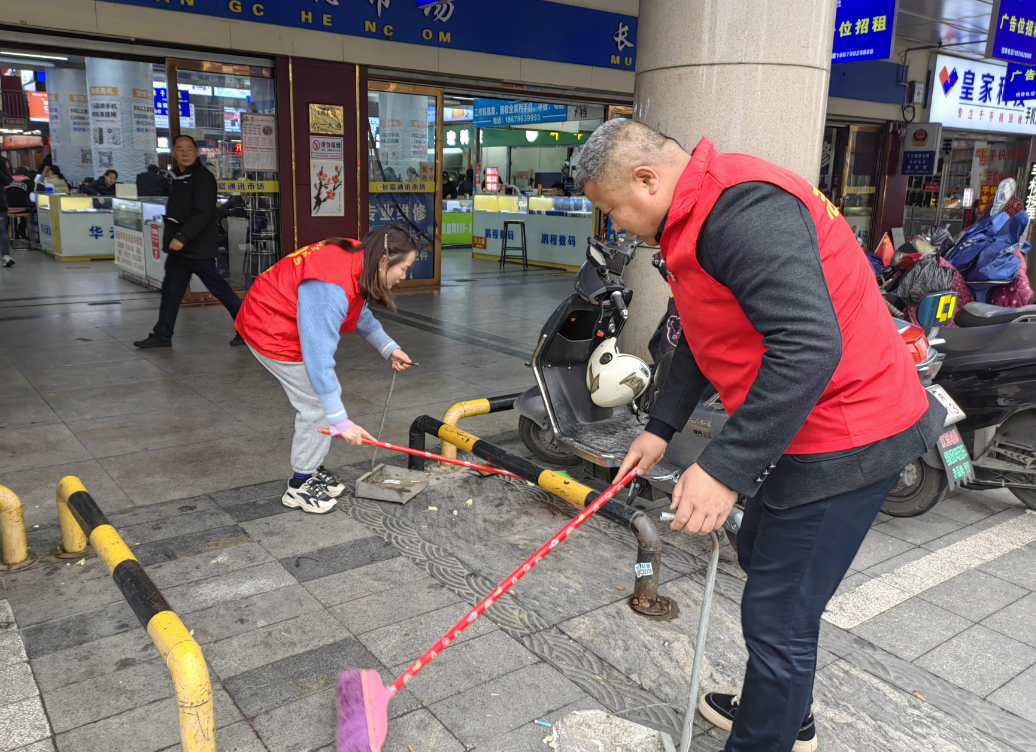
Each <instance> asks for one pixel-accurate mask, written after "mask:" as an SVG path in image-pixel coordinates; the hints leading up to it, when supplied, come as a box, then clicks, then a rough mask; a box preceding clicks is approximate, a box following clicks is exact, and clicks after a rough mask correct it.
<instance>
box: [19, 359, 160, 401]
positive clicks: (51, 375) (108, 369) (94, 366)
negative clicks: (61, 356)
mask: <svg viewBox="0 0 1036 752" xmlns="http://www.w3.org/2000/svg"><path fill="white" fill-rule="evenodd" d="M25 378H26V379H28V381H29V383H30V384H32V385H33V387H35V388H36V389H37V390H38V391H40V392H43V393H52V392H66V391H72V390H77V391H78V390H80V389H92V388H97V387H112V386H122V385H124V384H139V383H141V382H143V381H161V380H163V379H167V378H169V374H167V373H166V372H165V371H163V370H162V369H160V368H157V367H155V365H154V364H152V363H149V362H148V361H146V360H144V359H143V358H132V359H126V360H119V361H113V362H107V363H86V364H79V363H76V364H74V365H66V366H65V367H60V366H59V367H53V368H47V369H43V370H38V371H29V372H28V373H26V374H25Z"/></svg>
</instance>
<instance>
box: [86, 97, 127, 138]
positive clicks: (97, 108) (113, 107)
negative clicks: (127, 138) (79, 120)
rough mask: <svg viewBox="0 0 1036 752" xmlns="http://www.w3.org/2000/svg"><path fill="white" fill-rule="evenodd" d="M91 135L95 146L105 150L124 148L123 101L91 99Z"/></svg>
mask: <svg viewBox="0 0 1036 752" xmlns="http://www.w3.org/2000/svg"><path fill="white" fill-rule="evenodd" d="M90 136H91V138H92V139H93V145H94V146H98V147H101V148H103V149H105V150H112V149H121V148H122V143H123V142H122V102H120V101H119V100H117V99H112V100H108V101H100V100H97V99H92V100H91V101H90Z"/></svg>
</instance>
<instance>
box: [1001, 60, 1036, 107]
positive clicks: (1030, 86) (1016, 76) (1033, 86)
mask: <svg viewBox="0 0 1036 752" xmlns="http://www.w3.org/2000/svg"><path fill="white" fill-rule="evenodd" d="M1004 99H1007V100H1010V101H1022V102H1028V101H1029V100H1031V99H1036V68H1034V67H1033V66H1031V65H1020V64H1018V63H1008V64H1007V79H1006V80H1005V81H1004Z"/></svg>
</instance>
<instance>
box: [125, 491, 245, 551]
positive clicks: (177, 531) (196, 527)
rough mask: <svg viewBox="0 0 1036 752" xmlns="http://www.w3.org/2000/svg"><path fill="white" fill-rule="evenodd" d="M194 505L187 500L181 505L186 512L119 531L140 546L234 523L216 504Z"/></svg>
mask: <svg viewBox="0 0 1036 752" xmlns="http://www.w3.org/2000/svg"><path fill="white" fill-rule="evenodd" d="M201 498H204V497H201ZM192 506H195V504H192V503H190V502H186V503H184V504H182V505H181V507H182V508H183V509H184V510H185V511H186V512H187V513H186V514H181V515H177V516H175V517H173V516H170V517H165V518H162V519H156V520H150V521H148V522H143V523H140V524H138V525H130V526H126V527H120V528H119V533H120V534H121V535H122V538H123V540H125V541H126V542H127V543H128V544H130V545H131V546H139V545H141V544H143V543H151V542H153V541H158V540H165V539H168V538H176V537H179V536H183V535H190V534H191V533H196V532H199V531H201V530H211V529H212V528H216V527H225V526H227V525H233V524H234V520H233V519H231V517H230V515H228V514H227V513H226V512H224V511H223V510H222V509H220V508H219V507H215V506H214V508H212V509H204V510H192V509H190V507H192Z"/></svg>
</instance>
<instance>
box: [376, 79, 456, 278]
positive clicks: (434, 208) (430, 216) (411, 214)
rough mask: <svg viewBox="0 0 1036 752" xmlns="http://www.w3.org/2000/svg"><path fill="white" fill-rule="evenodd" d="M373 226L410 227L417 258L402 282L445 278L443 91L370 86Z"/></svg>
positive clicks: (426, 88)
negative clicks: (443, 257)
mask: <svg viewBox="0 0 1036 752" xmlns="http://www.w3.org/2000/svg"><path fill="white" fill-rule="evenodd" d="M366 128H367V152H368V159H367V180H368V206H367V219H368V223H369V225H368V228H369V230H376V229H378V228H379V227H384V226H386V225H389V224H399V225H403V226H404V227H407V228H408V229H409V230H410V233H411V235H412V236H413V237H414V240H415V241H416V242H417V248H418V251H417V261H416V262H415V263H414V265H413V266H412V267H411V269H410V272H409V273H408V275H407V279H406V280H404V281H403V282H402V283H401V285H402V286H426V285H437V284H439V281H440V279H441V277H442V210H443V205H442V188H443V153H442V146H441V145H442V141H443V90H442V89H441V88H435V87H430V86H413V85H410V84H398V83H389V82H385V81H370V82H369V83H368V84H367V123H366Z"/></svg>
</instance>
